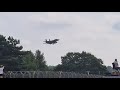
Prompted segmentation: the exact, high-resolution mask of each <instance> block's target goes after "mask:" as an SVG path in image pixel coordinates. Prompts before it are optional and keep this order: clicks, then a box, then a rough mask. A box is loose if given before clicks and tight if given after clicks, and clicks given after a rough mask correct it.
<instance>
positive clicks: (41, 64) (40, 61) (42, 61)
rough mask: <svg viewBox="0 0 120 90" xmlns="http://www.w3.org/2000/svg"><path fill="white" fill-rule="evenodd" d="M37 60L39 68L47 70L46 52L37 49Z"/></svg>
mask: <svg viewBox="0 0 120 90" xmlns="http://www.w3.org/2000/svg"><path fill="white" fill-rule="evenodd" d="M35 61H36V65H37V68H38V70H47V65H46V61H45V57H44V54H43V53H41V51H40V50H36V52H35Z"/></svg>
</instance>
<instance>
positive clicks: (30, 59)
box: [22, 51, 37, 71]
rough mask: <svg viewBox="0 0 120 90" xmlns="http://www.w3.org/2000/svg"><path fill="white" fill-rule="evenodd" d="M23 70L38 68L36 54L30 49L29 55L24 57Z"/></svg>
mask: <svg viewBox="0 0 120 90" xmlns="http://www.w3.org/2000/svg"><path fill="white" fill-rule="evenodd" d="M22 60H23V62H22V70H25V71H34V70H37V65H36V61H35V56H34V54H33V53H32V52H31V51H30V52H29V53H28V54H27V55H25V56H24V57H23V58H22Z"/></svg>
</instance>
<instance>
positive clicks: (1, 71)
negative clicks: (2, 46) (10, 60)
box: [0, 65, 4, 78]
mask: <svg viewBox="0 0 120 90" xmlns="http://www.w3.org/2000/svg"><path fill="white" fill-rule="evenodd" d="M3 70H4V66H3V65H0V78H3V74H4V72H3Z"/></svg>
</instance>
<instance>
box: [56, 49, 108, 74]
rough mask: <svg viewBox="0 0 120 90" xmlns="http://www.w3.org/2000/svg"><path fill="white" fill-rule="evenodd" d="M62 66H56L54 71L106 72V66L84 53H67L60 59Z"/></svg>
mask: <svg viewBox="0 0 120 90" xmlns="http://www.w3.org/2000/svg"><path fill="white" fill-rule="evenodd" d="M61 60H62V64H59V65H57V66H56V68H55V71H74V72H86V71H90V72H92V73H96V72H99V71H101V72H106V66H104V65H103V61H102V60H101V59H98V58H96V57H95V56H94V55H92V54H90V53H86V52H84V51H83V52H82V53H79V52H69V53H67V54H66V55H65V56H62V57H61Z"/></svg>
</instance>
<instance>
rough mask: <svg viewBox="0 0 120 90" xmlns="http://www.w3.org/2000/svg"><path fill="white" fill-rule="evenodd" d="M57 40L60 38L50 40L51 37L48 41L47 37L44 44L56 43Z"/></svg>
mask: <svg viewBox="0 0 120 90" xmlns="http://www.w3.org/2000/svg"><path fill="white" fill-rule="evenodd" d="M57 41H59V39H54V40H50V39H49V41H47V39H46V40H45V41H44V42H45V43H44V44H56V43H57Z"/></svg>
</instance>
